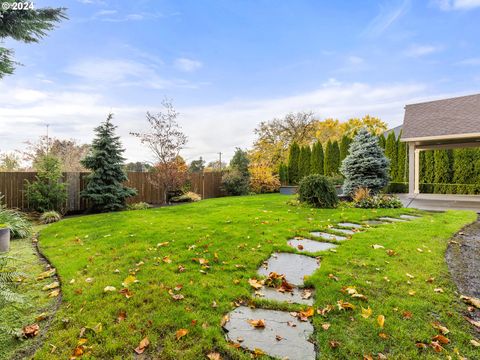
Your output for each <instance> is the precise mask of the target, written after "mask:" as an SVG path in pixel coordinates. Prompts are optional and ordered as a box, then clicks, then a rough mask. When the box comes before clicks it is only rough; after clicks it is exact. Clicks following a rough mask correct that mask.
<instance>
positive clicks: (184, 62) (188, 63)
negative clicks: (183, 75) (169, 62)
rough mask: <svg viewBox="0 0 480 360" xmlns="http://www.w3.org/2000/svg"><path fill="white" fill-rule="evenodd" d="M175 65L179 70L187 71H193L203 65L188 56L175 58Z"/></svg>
mask: <svg viewBox="0 0 480 360" xmlns="http://www.w3.org/2000/svg"><path fill="white" fill-rule="evenodd" d="M174 65H175V67H176V68H177V69H178V70H180V71H185V72H193V71H195V70H198V69H200V68H201V67H202V66H203V64H202V63H201V62H200V61H198V60H193V59H188V58H178V59H176V60H175V63H174Z"/></svg>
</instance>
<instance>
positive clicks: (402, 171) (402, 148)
mask: <svg viewBox="0 0 480 360" xmlns="http://www.w3.org/2000/svg"><path fill="white" fill-rule="evenodd" d="M401 137H402V135H401V134H400V135H399V136H398V139H397V149H398V157H397V177H396V179H395V181H396V182H407V181H408V180H407V179H408V176H407V172H408V155H407V153H408V149H407V143H405V142H401V141H400V139H401Z"/></svg>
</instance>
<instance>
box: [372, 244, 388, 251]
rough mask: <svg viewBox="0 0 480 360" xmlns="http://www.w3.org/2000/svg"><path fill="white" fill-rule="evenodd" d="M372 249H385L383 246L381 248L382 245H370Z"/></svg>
mask: <svg viewBox="0 0 480 360" xmlns="http://www.w3.org/2000/svg"><path fill="white" fill-rule="evenodd" d="M372 248H374V249H375V250H377V249H385V246H383V245H378V244H374V245H372Z"/></svg>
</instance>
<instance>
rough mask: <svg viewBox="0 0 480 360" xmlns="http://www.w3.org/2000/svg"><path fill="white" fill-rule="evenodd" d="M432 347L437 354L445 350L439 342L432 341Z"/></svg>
mask: <svg viewBox="0 0 480 360" xmlns="http://www.w3.org/2000/svg"><path fill="white" fill-rule="evenodd" d="M430 346H431V347H432V348H433V350H435V352H441V351H442V350H443V347H442V345H440V343H439V342H438V341H432V342H431V343H430Z"/></svg>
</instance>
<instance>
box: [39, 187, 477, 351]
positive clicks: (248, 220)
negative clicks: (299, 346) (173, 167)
mask: <svg viewBox="0 0 480 360" xmlns="http://www.w3.org/2000/svg"><path fill="white" fill-rule="evenodd" d="M288 199H289V197H286V196H282V195H261V196H250V197H236V198H220V199H211V200H205V201H202V202H199V203H194V204H188V205H182V206H176V207H168V208H158V209H150V210H140V211H134V212H132V211H128V212H118V213H110V214H100V215H91V216H84V217H76V218H70V219H65V220H62V221H61V222H59V223H56V224H53V225H50V226H48V227H47V228H45V230H43V231H42V233H41V237H40V245H41V249H42V250H43V252H44V253H45V254H46V255H47V256H48V257H49V259H50V260H51V261H52V262H53V264H54V265H55V266H56V268H57V271H58V273H59V275H60V277H61V279H62V284H63V285H62V290H63V304H62V306H61V308H60V310H59V312H58V313H57V315H56V317H55V320H54V322H53V323H52V328H51V331H50V332H49V334H48V338H47V339H46V342H45V344H44V346H43V347H42V348H41V349H40V350H39V351H38V352H37V354H36V357H35V358H38V359H55V358H58V359H65V358H68V357H70V356H72V354H73V351H74V349H75V348H76V347H77V345H78V341H79V338H80V335H82V336H83V338H85V339H87V342H86V343H85V344H84V346H85V347H84V348H83V350H84V352H85V353H86V357H87V358H92V359H124V358H131V357H132V356H133V349H134V348H135V347H137V345H138V344H139V342H140V341H141V340H142V339H143V338H144V337H148V339H149V340H150V346H149V347H148V348H147V350H146V351H145V354H146V355H147V357H150V358H160V359H187V360H188V359H192V360H193V359H203V358H206V354H208V353H209V352H212V351H217V352H220V353H221V354H222V356H223V358H225V359H250V354H248V353H246V352H244V351H242V350H238V349H235V348H233V347H231V346H229V345H228V344H227V343H226V342H225V339H224V333H223V331H222V329H221V327H220V322H221V319H222V317H223V316H224V315H225V314H227V313H228V312H229V311H231V310H232V309H233V308H234V301H235V300H237V299H250V298H251V294H252V289H251V288H250V286H249V284H248V279H249V278H253V277H256V270H257V268H258V267H259V266H260V265H261V263H262V262H263V261H264V260H266V259H268V258H269V256H270V255H271V253H273V252H274V251H285V252H293V251H295V250H293V249H291V248H289V247H288V246H287V245H286V240H287V239H289V238H291V237H292V236H296V235H304V236H307V235H308V232H309V231H311V230H321V229H325V228H327V227H328V226H329V225H331V224H334V223H336V222H339V221H352V222H360V221H362V220H365V219H372V218H376V217H378V216H396V215H399V214H402V213H409V212H411V210H406V209H385V210H378V211H377V210H364V209H350V208H340V209H336V210H329V209H319V210H314V209H310V208H306V207H298V206H290V205H287V204H286V202H287V200H288ZM474 220H475V214H474V213H473V212H461V211H451V212H447V213H435V214H433V213H428V214H425V215H424V216H423V217H422V218H421V219H419V220H415V221H412V222H408V223H399V224H390V225H383V226H379V227H375V228H373V227H372V228H371V229H369V230H368V231H365V232H362V233H359V234H356V235H354V237H353V239H352V240H349V241H344V242H343V243H342V244H341V246H340V247H338V248H337V252H336V253H334V252H325V253H319V254H321V256H322V266H321V267H320V269H319V270H318V271H317V272H316V273H315V274H314V275H313V276H312V277H311V278H309V279H308V282H309V283H310V284H311V285H313V286H315V288H316V297H315V308H323V307H325V306H326V305H327V304H333V305H334V304H336V302H337V301H338V300H344V301H349V302H351V303H352V304H354V305H355V306H356V307H355V309H354V310H353V311H352V310H348V311H338V310H335V311H332V312H330V313H328V314H327V315H326V316H325V317H323V316H321V315H315V316H314V318H313V324H314V325H315V329H316V331H315V334H314V340H315V342H316V344H317V348H318V350H319V353H320V357H321V358H324V359H347V358H348V359H351V358H362V356H363V355H366V354H372V355H376V354H377V353H378V352H381V353H383V354H384V355H387V356H388V357H389V358H392V359H412V358H418V357H421V358H438V355H439V354H437V353H435V352H434V351H433V349H431V348H428V349H424V350H419V349H417V348H416V346H415V342H416V341H425V342H429V341H430V340H431V338H432V337H433V336H434V335H436V334H437V333H438V331H437V330H435V329H434V328H433V327H432V326H431V323H432V322H434V321H440V322H441V323H442V325H444V326H446V327H448V329H449V330H450V333H449V334H448V337H449V338H450V339H451V343H450V344H448V345H445V346H444V347H445V350H444V353H443V354H447V353H448V354H451V355H453V354H454V352H455V351H456V350H455V349H458V351H459V353H461V354H462V355H463V356H467V357H469V358H472V359H473V358H474V357H475V356H476V355H475V354H477V352H476V349H475V348H474V347H473V346H472V345H470V343H469V341H470V339H472V335H471V333H470V329H469V327H468V326H467V324H466V323H465V321H464V320H463V319H462V316H461V314H460V311H461V310H462V309H464V306H463V305H462V304H460V302H459V300H458V295H457V294H456V293H455V287H454V285H453V283H452V281H451V280H450V279H449V274H448V270H447V266H446V264H445V261H444V252H445V249H446V246H447V242H448V241H447V240H448V238H449V237H450V236H451V235H452V234H453V233H455V232H456V231H458V230H459V229H460V228H461V227H462V226H464V225H466V224H467V223H470V222H472V221H474ZM167 242H168V244H165V243H167ZM161 243H164V244H162V246H157V244H161ZM372 244H380V245H383V246H384V247H385V249H377V250H375V249H373V248H372V247H371V245H372ZM417 248H420V249H422V250H423V251H422V252H419V251H417ZM386 249H392V250H394V251H396V253H397V255H395V256H388V255H387V254H386V252H385V250H386ZM195 258H196V259H198V258H202V259H207V260H208V261H209V264H208V265H209V268H207V267H205V266H202V265H201V264H199V262H198V261H194V260H192V259H195ZM169 261H171V262H169ZM179 266H182V267H184V268H185V271H183V272H179V270H178V269H179ZM406 273H409V274H411V275H413V276H414V278H413V279H410V278H409V277H407V276H406ZM329 274H334V275H335V276H337V277H338V281H334V280H332V279H330V278H329V276H328V275H329ZM129 275H132V276H134V277H135V279H137V280H138V282H136V283H132V284H130V285H129V286H128V288H129V290H130V291H131V293H133V295H132V296H131V297H130V298H128V299H127V298H126V297H125V296H124V295H122V294H120V293H119V292H118V291H116V292H104V288H105V287H106V286H114V287H116V289H117V290H119V289H121V288H122V287H123V286H122V282H124V280H125V279H126V278H127V277H128V276H129ZM430 277H434V278H435V280H434V282H433V283H427V282H426V281H425V280H426V279H428V278H430ZM385 278H387V279H388V280H389V281H387V280H385ZM87 279H88V281H87ZM179 284H181V285H182V286H183V288H182V289H181V290H179V291H175V290H173V288H175V287H176V286H177V285H179ZM343 286H355V287H356V289H357V291H358V292H359V293H362V294H364V295H365V296H367V297H368V302H364V301H362V300H358V299H353V298H350V296H349V295H346V294H344V293H342V292H341V291H340V290H341V288H342V287H343ZM434 288H442V289H443V291H444V292H443V293H435V292H434V291H433V289H434ZM169 290H170V291H171V292H172V291H173V293H178V294H182V295H183V296H184V299H183V300H179V301H175V300H174V299H172V297H171V295H170V294H169ZM410 290H412V291H415V294H414V295H413V296H411V295H409V294H408V292H409V291H410ZM214 303H215V304H216V305H215V306H213V304H214ZM253 303H254V304H257V305H260V304H261V305H262V306H264V307H268V308H272V309H288V310H298V309H300V308H301V307H300V306H296V305H284V304H279V303H272V302H268V301H265V300H258V299H256V300H253ZM361 306H363V307H365V308H366V307H368V306H369V307H370V308H371V309H372V312H373V314H372V315H371V316H370V317H369V318H367V319H364V318H363V317H361V316H360V313H361ZM404 311H410V312H411V313H412V319H410V320H405V319H403V316H402V314H403V312H404ZM119 312H124V313H126V316H127V317H126V319H125V320H124V321H118V320H117V317H118V314H119ZM379 314H381V315H384V316H385V319H386V320H385V326H384V328H383V329H380V328H379V326H378V324H377V322H376V318H377V316H378V315H379ZM326 322H328V323H330V324H331V327H330V328H329V329H328V330H327V331H324V330H322V328H321V324H323V323H326ZM98 324H101V330H99V329H100V326H99V325H98ZM93 329H95V330H96V331H94V330H93ZM179 329H187V330H188V334H187V335H186V336H184V337H182V338H181V339H179V340H177V339H176V336H175V334H176V331H177V330H179ZM252 331H255V330H252ZM380 332H383V333H385V334H386V335H387V337H388V338H387V339H382V338H380V337H379V335H378V334H379V333H380ZM330 340H335V341H337V342H338V343H339V346H338V347H336V348H335V349H332V348H331V347H330V346H329V345H328V343H329V341H330ZM52 349H55V350H54V351H53V352H52ZM477 351H478V350H477ZM477 355H478V354H477ZM442 356H444V355H442Z"/></svg>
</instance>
